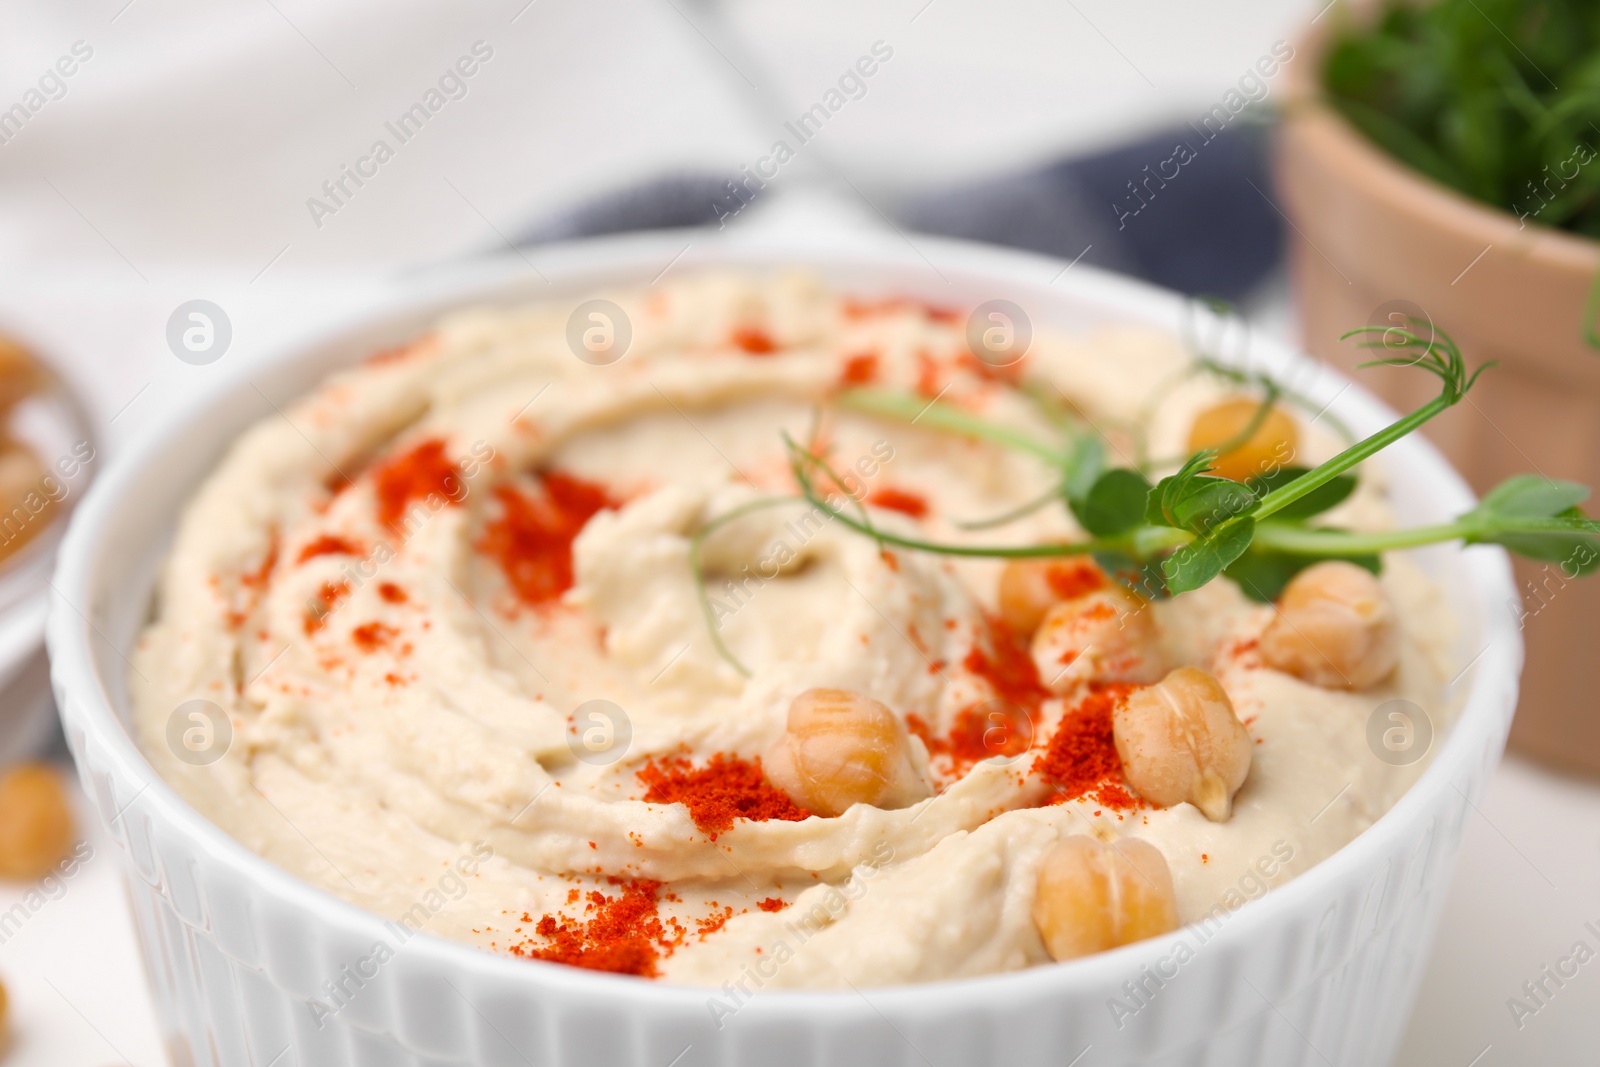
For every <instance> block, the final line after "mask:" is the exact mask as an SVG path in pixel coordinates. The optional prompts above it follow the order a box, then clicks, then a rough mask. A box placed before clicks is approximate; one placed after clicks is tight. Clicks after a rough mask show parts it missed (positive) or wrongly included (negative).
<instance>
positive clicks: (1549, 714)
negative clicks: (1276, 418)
mask: <svg viewBox="0 0 1600 1067" xmlns="http://www.w3.org/2000/svg"><path fill="white" fill-rule="evenodd" d="M1359 17H1360V15H1359V13H1357V12H1352V11H1349V10H1345V9H1343V8H1339V9H1335V10H1333V11H1330V12H1329V13H1328V15H1327V17H1325V18H1324V19H1322V20H1321V22H1320V24H1319V25H1315V26H1313V27H1312V29H1311V31H1310V32H1309V33H1308V34H1307V35H1306V36H1305V37H1304V38H1303V39H1302V40H1301V41H1300V42H1299V43H1298V45H1297V46H1296V50H1295V58H1294V60H1293V61H1292V62H1291V63H1289V64H1288V65H1287V67H1286V74H1287V76H1288V80H1287V82H1286V96H1285V104H1284V120H1283V123H1282V126H1281V130H1280V134H1279V139H1278V144H1277V150H1276V160H1275V167H1276V176H1277V184H1278V191H1279V194H1280V196H1281V198H1282V199H1281V206H1282V208H1283V211H1284V212H1285V214H1286V215H1287V216H1288V218H1289V221H1290V227H1289V266H1290V273H1291V278H1292V282H1293V286H1294V291H1295V294H1296V299H1297V304H1298V309H1299V314H1300V322H1301V329H1302V331H1303V341H1304V345H1305V347H1306V348H1307V349H1308V350H1309V351H1310V352H1311V353H1312V354H1313V355H1316V356H1318V357H1320V358H1322V359H1325V360H1327V361H1329V362H1331V363H1333V364H1335V365H1336V366H1338V367H1340V368H1341V369H1344V370H1346V371H1349V372H1351V373H1352V374H1353V375H1354V376H1355V377H1356V380H1357V381H1359V382H1361V383H1362V384H1363V385H1365V386H1366V387H1367V388H1369V389H1371V390H1372V391H1374V392H1375V393H1377V394H1378V395H1379V396H1381V397H1383V398H1384V399H1385V400H1387V401H1388V402H1389V403H1390V404H1392V405H1394V406H1395V407H1398V408H1411V407H1415V406H1417V405H1418V404H1420V403H1422V402H1424V401H1426V400H1427V399H1429V398H1430V397H1432V396H1433V395H1435V394H1436V387H1435V380H1434V379H1433V377H1432V376H1431V375H1428V374H1423V373H1419V372H1417V371H1415V370H1410V369H1403V368H1390V367H1382V368H1372V369H1368V370H1361V371H1356V370H1355V369H1354V368H1355V367H1356V365H1357V364H1359V363H1361V362H1363V361H1364V360H1365V359H1366V358H1368V355H1369V354H1368V353H1367V352H1366V350H1364V349H1361V348H1359V347H1357V346H1356V345H1355V343H1354V342H1353V341H1340V340H1339V337H1340V335H1341V334H1343V333H1345V332H1346V331H1348V330H1350V329H1353V328H1356V327H1359V326H1365V325H1369V324H1382V325H1393V324H1395V323H1396V322H1398V321H1399V319H1397V318H1395V317H1394V316H1395V315H1397V314H1405V313H1410V314H1418V313H1420V314H1421V315H1422V316H1424V317H1426V318H1428V319H1430V320H1431V321H1432V322H1434V323H1435V324H1437V325H1438V326H1440V327H1442V328H1444V329H1445V330H1447V331H1448V332H1449V333H1450V335H1451V336H1452V337H1454V338H1455V339H1456V341H1457V342H1458V343H1459V344H1460V345H1461V348H1462V350H1463V352H1464V353H1465V354H1466V356H1467V359H1468V361H1469V363H1474V364H1475V363H1478V362H1482V361H1486V360H1498V361H1499V362H1500V366H1499V367H1498V368H1496V369H1494V370H1491V371H1489V372H1488V373H1487V374H1486V375H1485V376H1484V378H1483V379H1482V380H1481V381H1480V383H1479V385H1478V387H1477V388H1476V389H1475V390H1474V391H1473V392H1472V393H1471V394H1470V395H1469V396H1468V397H1467V399H1466V401H1465V402H1463V403H1462V404H1460V405H1458V406H1457V407H1456V408H1455V409H1454V410H1452V411H1451V412H1449V413H1447V414H1446V415H1444V416H1442V417H1441V418H1439V419H1438V420H1436V421H1435V422H1434V423H1432V424H1431V425H1430V426H1429V428H1428V429H1427V430H1426V431H1425V432H1426V433H1427V434H1428V435H1429V436H1430V437H1432V438H1433V440H1434V442H1435V443H1436V444H1438V445H1439V446H1440V447H1441V448H1442V449H1443V451H1444V452H1445V454H1446V455H1447V456H1449V458H1450V459H1451V460H1452V462H1453V463H1454V465H1455V466H1456V467H1457V469H1459V470H1461V471H1463V472H1464V473H1465V475H1466V477H1467V478H1468V480H1469V481H1470V482H1471V483H1472V485H1473V488H1474V489H1476V490H1477V491H1478V492H1479V493H1482V492H1484V491H1485V490H1487V489H1489V488H1490V487H1491V486H1493V485H1494V484H1495V483H1497V482H1499V481H1500V480H1501V479H1502V478H1505V477H1506V476H1508V475H1511V474H1515V473H1518V472H1522V471H1530V470H1531V471H1536V472H1538V473H1540V474H1544V475H1546V476H1548V477H1551V478H1566V479H1572V480H1574V481H1580V482H1583V483H1584V484H1587V485H1600V350H1597V349H1595V348H1591V347H1590V346H1589V345H1588V344H1587V343H1586V342H1585V340H1584V335H1585V326H1586V323H1585V320H1584V308H1585V301H1586V298H1587V295H1588V290H1589V286H1590V283H1591V281H1592V280H1593V278H1594V276H1595V271H1596V269H1597V268H1600V243H1596V242H1594V241H1591V240H1588V239H1585V238H1581V237H1577V236H1575V235H1572V234H1568V233H1564V232H1561V231H1558V230H1554V229H1551V228H1549V227H1545V226H1541V225H1538V224H1537V222H1536V221H1535V220H1534V219H1532V218H1529V219H1528V220H1527V221H1526V222H1524V221H1522V220H1519V218H1518V217H1517V216H1516V215H1515V214H1513V213H1512V211H1513V209H1512V207H1511V206H1510V205H1507V206H1506V209H1504V210H1500V209H1497V208H1495V207H1493V206H1490V205H1486V204H1482V203H1479V202H1477V201H1474V200H1470V199H1468V198H1466V197H1464V196H1462V195H1461V194H1459V193H1457V192H1455V191H1453V190H1451V189H1448V188H1446V187H1444V186H1442V185H1439V184H1438V183H1436V182H1434V181H1433V180H1431V179H1429V178H1426V177H1424V176H1423V175H1421V174H1418V173H1417V172H1415V171H1413V170H1411V169H1409V168H1407V167H1406V166H1404V165H1403V164H1401V163H1400V162H1398V161H1397V160H1395V159H1393V158H1392V157H1390V156H1389V155H1387V154H1386V153H1384V152H1383V151H1382V150H1381V149H1379V148H1378V147H1377V146H1376V145H1374V144H1373V143H1372V142H1371V141H1369V140H1368V139H1367V138H1366V137H1365V136H1364V135H1363V134H1361V133H1360V132H1359V131H1358V130H1356V129H1355V128H1354V127H1353V126H1351V125H1350V124H1349V123H1348V122H1346V121H1345V120H1344V119H1343V118H1342V117H1341V116H1340V115H1339V114H1338V113H1337V112H1335V111H1334V110H1333V109H1332V108H1331V107H1329V106H1328V105H1327V104H1326V102H1325V101H1324V100H1323V99H1322V95H1321V72H1322V59H1323V55H1324V52H1325V49H1326V48H1327V45H1328V43H1329V41H1330V39H1331V38H1332V37H1333V36H1334V34H1335V33H1336V32H1337V31H1338V30H1339V29H1340V28H1341V26H1343V25H1348V23H1349V20H1350V19H1352V18H1359ZM1569 574H1570V571H1567V570H1565V569H1564V567H1563V565H1562V564H1560V563H1550V564H1538V563H1529V562H1526V561H1521V560H1519V561H1518V562H1517V585H1518V588H1519V590H1520V592H1521V600H1520V603H1516V602H1514V603H1511V604H1507V605H1506V610H1507V611H1510V612H1515V613H1517V614H1518V615H1519V617H1520V620H1521V625H1522V626H1523V627H1524V628H1525V629H1526V630H1527V631H1528V633H1527V638H1528V640H1527V646H1528V660H1527V668H1526V670H1525V672H1524V674H1523V697H1522V702H1521V705H1520V707H1519V708H1518V711H1517V718H1516V722H1515V725H1514V726H1513V727H1512V733H1511V743H1512V745H1513V746H1515V747H1517V748H1519V749H1521V750H1522V751H1523V752H1525V753H1528V754H1530V755H1532V756H1535V757H1537V758H1539V759H1542V760H1545V761H1548V762H1551V763H1556V764H1560V765H1563V766H1565V767H1568V768H1572V769H1578V770H1582V771H1586V772H1589V773H1600V715H1596V714H1594V713H1593V711H1592V707H1591V706H1592V703H1593V701H1594V694H1595V693H1596V692H1600V656H1597V655H1595V654H1594V651H1593V646H1592V639H1593V635H1594V634H1595V632H1596V631H1597V630H1600V579H1592V580H1588V581H1584V580H1576V581H1575V580H1573V579H1572V578H1571V577H1569Z"/></svg>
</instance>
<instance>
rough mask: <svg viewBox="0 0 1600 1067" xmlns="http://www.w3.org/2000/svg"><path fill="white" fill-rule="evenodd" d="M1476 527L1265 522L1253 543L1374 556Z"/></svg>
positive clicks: (1299, 552)
mask: <svg viewBox="0 0 1600 1067" xmlns="http://www.w3.org/2000/svg"><path fill="white" fill-rule="evenodd" d="M1474 529H1475V527H1474V525H1473V524H1472V523H1470V522H1467V521H1466V520H1464V519H1457V520H1456V521H1455V522H1447V523H1441V524H1439V525H1437V526H1418V527H1416V528H1415V529H1410V530H1382V531H1379V532H1376V533H1351V532H1349V531H1347V530H1333V529H1319V528H1316V527H1306V526H1295V525H1291V524H1289V523H1277V522H1265V523H1261V524H1259V525H1257V526H1256V536H1255V541H1254V542H1253V544H1254V545H1255V546H1258V547H1260V548H1268V549H1273V550H1275V551H1278V552H1286V553H1288V554H1289V555H1292V556H1319V557H1320V556H1371V555H1375V554H1377V553H1379V552H1387V551H1389V550H1390V549H1396V548H1415V547H1417V546H1419V545H1432V544H1438V543H1439V542H1442V541H1457V540H1460V539H1461V538H1463V537H1466V536H1468V535H1469V534H1471V533H1472V532H1474Z"/></svg>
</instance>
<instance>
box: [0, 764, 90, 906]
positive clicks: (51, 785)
mask: <svg viewBox="0 0 1600 1067" xmlns="http://www.w3.org/2000/svg"><path fill="white" fill-rule="evenodd" d="M72 842H73V827H72V809H71V808H70V807H68V805H67V793H66V789H65V788H63V787H62V785H61V776H60V775H59V774H57V773H56V771H55V770H54V769H53V768H51V767H47V766H45V765H43V764H39V763H25V764H23V765H21V766H20V767H14V768H12V769H11V770H9V771H7V772H6V774H5V776H4V777H0V878H14V879H17V880H19V881H33V880H34V879H36V878H43V877H44V876H45V875H47V874H49V873H50V871H51V870H52V869H53V868H54V867H55V865H56V864H58V863H60V862H61V860H62V858H63V857H64V856H66V854H67V853H68V852H69V851H71V849H72Z"/></svg>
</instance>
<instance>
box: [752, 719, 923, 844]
mask: <svg viewBox="0 0 1600 1067" xmlns="http://www.w3.org/2000/svg"><path fill="white" fill-rule="evenodd" d="M762 766H763V767H764V768H765V770H766V773H767V779H768V780H769V781H770V782H772V784H773V785H775V786H777V787H778V788H779V789H781V790H783V791H784V792H785V793H787V794H788V795H789V799H791V800H793V801H794V802H795V803H796V804H799V805H800V806H801V807H803V808H805V809H807V810H808V811H811V812H813V813H815V814H817V815H822V816H825V817H832V816H835V815H842V814H844V813H845V812H846V811H847V810H849V808H850V807H851V806H852V805H855V804H870V805H872V806H873V807H878V808H903V807H907V806H909V805H911V804H914V803H916V802H917V801H919V800H922V799H923V798H925V797H928V796H931V795H932V793H933V790H932V788H931V787H930V786H929V784H928V781H927V779H926V778H925V777H924V776H923V774H922V773H921V772H920V771H919V770H918V769H917V768H916V766H915V765H914V763H913V761H912V749H911V738H910V735H909V734H908V733H907V732H906V728H905V724H904V723H903V722H901V721H900V718H899V716H897V715H895V713H894V712H892V711H890V710H889V709H888V708H887V707H885V706H884V705H882V704H880V703H878V702H877V701H876V700H873V699H871V698H870V697H866V696H863V695H861V694H860V693H854V692H851V691H850V690H848V689H808V690H806V691H805V692H804V693H801V694H800V695H799V696H797V697H795V698H794V702H793V703H791V704H790V705H789V721H788V728H787V729H786V730H785V731H784V735H783V737H782V738H781V739H780V740H779V741H778V743H777V744H776V745H774V746H773V747H772V748H771V749H769V750H768V751H767V754H766V756H765V757H764V758H763V760H762Z"/></svg>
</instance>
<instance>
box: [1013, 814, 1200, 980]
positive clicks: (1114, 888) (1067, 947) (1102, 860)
mask: <svg viewBox="0 0 1600 1067" xmlns="http://www.w3.org/2000/svg"><path fill="white" fill-rule="evenodd" d="M1033 924H1034V925H1035V926H1036V927H1038V929H1039V936H1040V937H1042V938H1043V939H1044V945H1045V948H1046V949H1047V950H1048V951H1049V953H1050V957H1051V958H1052V959H1056V960H1070V959H1076V958H1077V957H1079V956H1087V955H1089V954H1090V953H1092V952H1104V951H1105V950H1106V949H1111V948H1117V947H1118V946H1120V945H1127V944H1131V943H1132V942H1134V941H1142V940H1143V939H1145V938H1147V937H1155V936H1157V935H1159V934H1165V933H1168V932H1170V931H1172V930H1176V929H1177V928H1178V904H1177V898H1176V894H1174V892H1173V889H1172V871H1171V870H1170V869H1169V868H1168V867H1167V861H1166V858H1165V857H1163V856H1162V855H1161V850H1160V849H1158V848H1156V847H1155V846H1154V845H1152V844H1150V843H1149V842H1146V841H1140V840H1138V839H1137V838H1128V837H1125V838H1122V839H1121V840H1119V841H1116V842H1113V843H1110V844H1107V843H1105V842H1101V841H1097V840H1095V839H1094V838H1092V837H1089V836H1087V835H1084V834H1074V835H1072V836H1071V837H1064V838H1062V839H1061V840H1060V841H1058V842H1056V844H1055V845H1054V847H1052V848H1051V849H1050V851H1049V852H1047V853H1046V854H1045V857H1044V862H1043V863H1042V864H1040V866H1039V889H1038V894H1037V895H1036V896H1035V897H1034V898H1033Z"/></svg>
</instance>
